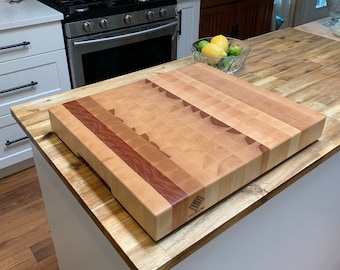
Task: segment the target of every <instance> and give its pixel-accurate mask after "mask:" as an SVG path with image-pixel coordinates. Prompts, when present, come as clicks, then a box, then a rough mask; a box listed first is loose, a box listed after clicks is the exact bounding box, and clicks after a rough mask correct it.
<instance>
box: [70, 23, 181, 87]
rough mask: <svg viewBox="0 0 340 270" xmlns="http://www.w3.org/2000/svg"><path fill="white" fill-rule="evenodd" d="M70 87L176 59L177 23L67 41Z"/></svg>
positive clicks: (139, 27) (132, 28)
mask: <svg viewBox="0 0 340 270" xmlns="http://www.w3.org/2000/svg"><path fill="white" fill-rule="evenodd" d="M66 47H67V53H68V60H69V66H70V72H71V81H72V87H73V88H75V87H79V86H82V85H87V84H90V83H94V82H98V81H101V80H105V79H108V78H112V77H115V76H118V75H123V74H126V73H129V72H133V71H136V70H140V69H143V68H147V67H150V66H154V65H158V64H162V63H165V62H168V61H171V60H175V59H176V57H177V19H176V18H173V19H171V20H166V21H161V22H156V23H152V24H148V25H145V26H138V27H131V28H126V29H123V30H116V31H112V32H108V33H102V34H95V35H91V36H86V37H79V38H73V39H68V40H67V41H66Z"/></svg>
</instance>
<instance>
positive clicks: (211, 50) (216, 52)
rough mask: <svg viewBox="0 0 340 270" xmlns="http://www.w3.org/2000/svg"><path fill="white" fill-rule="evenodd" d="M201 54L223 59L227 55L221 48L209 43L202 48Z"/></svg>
mask: <svg viewBox="0 0 340 270" xmlns="http://www.w3.org/2000/svg"><path fill="white" fill-rule="evenodd" d="M202 53H203V54H204V55H205V56H217V57H223V56H226V55H227V54H226V52H225V51H224V50H223V49H222V47H220V46H218V45H216V44H214V43H211V42H210V43H208V44H207V45H205V46H204V47H203V48H202Z"/></svg>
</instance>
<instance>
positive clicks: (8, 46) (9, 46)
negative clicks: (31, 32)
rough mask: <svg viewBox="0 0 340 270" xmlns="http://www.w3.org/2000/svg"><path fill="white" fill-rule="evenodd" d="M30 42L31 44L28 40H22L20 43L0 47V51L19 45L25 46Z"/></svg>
mask: <svg viewBox="0 0 340 270" xmlns="http://www.w3.org/2000/svg"><path fill="white" fill-rule="evenodd" d="M30 44H31V42H29V41H23V42H21V43H17V44H12V45H7V46H3V47H0V51H2V50H7V49H11V48H16V47H21V46H27V45H30Z"/></svg>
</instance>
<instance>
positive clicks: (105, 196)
mask: <svg viewBox="0 0 340 270" xmlns="http://www.w3.org/2000/svg"><path fill="white" fill-rule="evenodd" d="M248 41H249V43H250V44H251V46H252V52H251V54H250V55H249V57H248V59H247V61H246V64H245V66H244V69H243V70H242V71H241V72H240V73H238V74H237V76H238V77H240V78H242V79H243V80H246V81H248V82H250V83H253V84H254V85H257V86H260V87H262V88H265V89H267V90H268V91H269V92H273V93H277V94H279V95H281V96H284V97H287V98H288V99H290V100H293V101H295V102H297V103H301V104H303V105H304V106H306V107H309V108H311V109H313V110H315V111H318V112H321V113H322V114H324V115H325V116H326V117H327V118H326V123H325V128H324V132H323V134H322V136H321V137H320V138H319V139H318V140H317V141H316V142H315V143H313V144H311V145H310V146H308V147H307V148H305V149H303V150H302V151H300V152H299V153H297V154H295V155H293V156H292V157H290V158H289V159H288V160H286V161H285V162H283V163H282V164H280V165H278V166H277V167H275V168H274V169H272V170H270V171H269V172H267V173H266V174H264V175H263V176H261V177H259V178H257V179H256V180H255V181H253V182H251V183H250V184H248V185H246V186H245V187H244V188H242V189H240V190H239V191H237V192H235V193H233V194H232V195H231V196H229V197H228V198H226V199H225V200H223V201H222V202H220V203H218V204H217V205H215V206H214V207H212V208H211V209H209V210H207V211H205V212H204V213H202V214H201V215H199V216H198V217H196V218H195V219H193V220H191V221H189V222H188V223H187V224H185V225H184V226H182V227H180V228H179V229H177V230H176V231H174V232H172V233H171V234H169V235H168V236H166V237H164V238H163V239H161V240H160V241H158V242H154V241H153V240H152V239H151V238H150V237H149V236H148V235H147V233H145V232H144V230H143V229H142V228H141V227H140V226H139V225H138V224H137V223H136V222H135V221H134V219H133V218H131V216H130V215H129V214H128V213H127V212H126V211H125V210H124V209H123V208H122V207H121V205H120V204H119V203H118V202H117V201H116V200H115V199H114V197H113V196H112V194H111V193H110V191H109V189H108V188H107V187H106V185H105V184H104V183H103V182H102V180H101V179H100V177H98V176H97V175H96V174H95V173H94V172H93V171H91V170H90V169H89V167H88V166H87V165H86V163H84V162H83V161H82V160H81V159H79V158H77V157H76V156H75V155H74V154H73V153H72V152H71V151H70V150H69V148H68V147H67V146H66V145H65V144H63V143H62V141H61V140H60V139H59V138H58V137H57V136H56V135H55V134H54V133H53V132H52V130H51V125H50V121H49V116H48V111H47V109H48V108H49V107H51V106H53V105H57V104H61V103H64V102H67V101H71V100H74V99H79V98H81V97H85V96H89V95H92V94H96V93H99V92H102V91H106V90H109V89H111V88H113V87H119V86H122V85H124V84H127V83H132V82H136V81H138V80H141V79H144V78H147V77H150V76H152V75H157V74H160V73H164V72H168V71H170V70H174V69H177V68H180V67H184V66H187V65H189V64H191V63H192V62H193V60H192V58H185V59H181V60H178V61H175V62H171V63H168V64H164V65H160V66H157V67H153V68H150V69H146V70H143V71H139V72H136V73H133V74H129V75H125V76H122V77H118V78H115V79H110V80H107V81H104V82H101V83H97V84H94V85H91V86H87V87H82V88H78V89H75V90H72V91H69V92H67V93H65V94H62V95H55V96H51V97H49V98H43V99H40V100H34V101H32V102H29V103H26V104H22V105H20V106H16V107H14V108H12V111H13V115H14V116H15V118H16V119H18V121H19V123H20V125H21V126H22V127H23V128H24V129H25V130H26V132H27V133H28V135H29V136H30V138H31V139H32V141H33V143H34V144H35V145H36V146H37V147H38V149H39V150H40V151H41V152H42V154H43V155H44V156H45V157H46V159H47V160H48V162H49V163H50V164H51V166H52V167H53V168H54V169H55V170H56V172H57V173H58V174H59V175H60V178H61V180H62V181H64V183H65V185H66V186H67V187H68V188H69V189H70V191H71V192H72V193H73V194H74V195H75V197H76V198H77V200H78V201H79V203H80V204H81V205H82V206H83V207H84V209H85V210H86V211H87V212H88V213H89V216H90V217H91V218H92V219H93V220H94V221H95V222H96V224H97V225H98V227H99V228H100V229H101V230H102V231H103V234H104V235H105V236H106V237H107V239H108V241H110V242H111V243H112V245H113V246H114V247H115V248H116V249H117V250H118V252H119V253H120V254H121V256H122V258H123V259H124V260H125V261H126V263H127V264H128V265H129V266H130V267H131V268H136V269H169V268H170V267H171V266H174V265H175V264H177V263H178V262H180V261H181V260H183V259H184V258H186V257H188V256H189V255H190V254H191V253H193V252H194V251H195V250H197V249H198V248H200V247H202V246H203V245H205V244H206V243H207V242H209V241H210V240H211V239H213V238H215V237H216V236H218V235H219V234H220V233H222V232H223V231H225V230H227V229H228V228H229V227H230V226H232V225H233V224H234V223H235V222H237V221H238V220H240V219H242V218H243V217H244V216H245V215H247V214H248V213H250V212H252V211H253V210H255V209H256V208H257V207H259V206H260V205H262V204H264V203H265V202H266V201H267V200H269V199H270V198H271V197H273V196H275V195H276V194H278V193H279V192H280V191H281V190H283V189H284V188H285V187H287V186H288V185H290V184H292V183H294V182H295V181H297V180H298V179H299V178H300V177H301V176H302V175H304V174H306V173H307V172H308V171H310V170H312V169H313V168H315V166H318V165H319V164H320V163H321V162H323V161H325V160H326V159H327V158H329V157H330V156H331V155H333V154H334V153H336V152H338V151H339V145H340V136H339V134H340V110H339V106H340V105H339V100H340V91H339V85H340V79H339V78H340V64H339V63H340V54H339V53H338V43H337V42H336V41H333V40H330V39H326V38H323V37H319V36H315V35H312V34H309V33H305V32H302V31H298V30H294V29H290V28H287V29H284V30H280V31H276V32H272V33H269V34H266V35H263V36H259V37H256V38H252V39H250V40H248ZM320 51H323V52H324V53H323V54H322V55H320V54H319V52H320ZM317 199H318V198H316V200H317Z"/></svg>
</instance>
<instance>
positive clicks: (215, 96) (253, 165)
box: [49, 63, 325, 240]
mask: <svg viewBox="0 0 340 270" xmlns="http://www.w3.org/2000/svg"><path fill="white" fill-rule="evenodd" d="M93 87H95V85H94V86H93ZM49 115H50V120H51V125H52V129H53V130H54V131H55V132H56V134H57V135H58V136H59V137H60V138H61V140H63V141H64V143H65V144H66V145H68V147H69V148H70V149H71V150H72V151H73V152H74V153H75V154H76V155H78V156H81V157H82V158H83V159H85V160H86V162H87V163H88V164H89V165H90V166H91V167H92V168H93V169H94V170H95V171H96V172H97V173H98V174H99V175H100V176H101V177H102V178H103V179H104V181H105V182H106V183H107V184H108V186H109V187H110V188H111V192H112V194H113V195H114V196H115V197H116V198H117V200H118V201H119V202H120V203H121V204H122V205H123V206H124V207H125V209H126V210H127V211H128V212H129V213H130V214H131V215H132V216H133V217H134V219H135V220H136V221H137V222H138V223H139V224H140V225H141V226H142V227H143V228H144V230H145V231H146V232H147V233H148V234H149V235H150V236H151V237H152V238H153V239H154V240H159V239H161V238H162V237H164V236H165V235H167V234H168V233H170V232H172V231H173V230H175V229H176V228H178V227H179V226H181V225H182V224H184V223H186V222H187V221H189V220H190V219H192V218H193V217H195V216H197V215H198V214H200V213H202V212H203V211H205V210H206V209H208V208H209V207H210V206H212V205H214V204H216V203H217V202H219V201H220V200H222V199H223V198H225V197H226V196H228V195H230V194H231V193H233V192H234V191H236V190H238V189H239V188H241V187H242V186H244V185H245V184H247V183H249V182H250V181H252V180H254V179H255V178H256V177H258V176H260V175H261V174H263V173H264V172H266V171H268V170H269V169H271V168H273V167H274V166H276V165H277V164H279V163H280V162H282V161H284V160H285V159H287V158H288V157H289V156H291V155H293V154H294V153H296V152H298V151H299V150H301V149H302V148H304V147H306V146H307V145H309V144H310V143H312V142H314V141H315V140H317V139H318V138H319V137H320V135H321V133H322V130H323V126H324V123H325V117H324V116H323V115H321V114H320V113H317V112H315V111H312V110H310V109H308V108H306V107H303V106H302V105H299V104H296V103H294V102H292V101H290V100H288V99H285V98H283V97H281V96H278V95H276V94H273V93H271V92H269V91H267V90H264V89H261V88H259V87H256V86H254V85H252V84H250V83H247V82H245V81H242V80H240V79H238V78H236V77H233V76H231V75H228V74H225V73H223V72H221V71H219V70H217V69H214V68H211V67H209V66H207V65H205V64H201V63H198V64H194V65H191V66H188V67H184V68H181V69H178V70H175V71H171V72H168V73H164V74H159V75H156V76H153V77H150V78H148V79H146V80H142V81H138V82H135V83H131V84H128V85H125V86H121V87H118V88H114V89H112V90H108V91H105V92H101V93H98V94H95V95H91V96H87V97H84V98H80V99H77V100H73V101H70V102H67V103H64V104H61V105H57V106H54V107H51V108H50V109H49Z"/></svg>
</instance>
